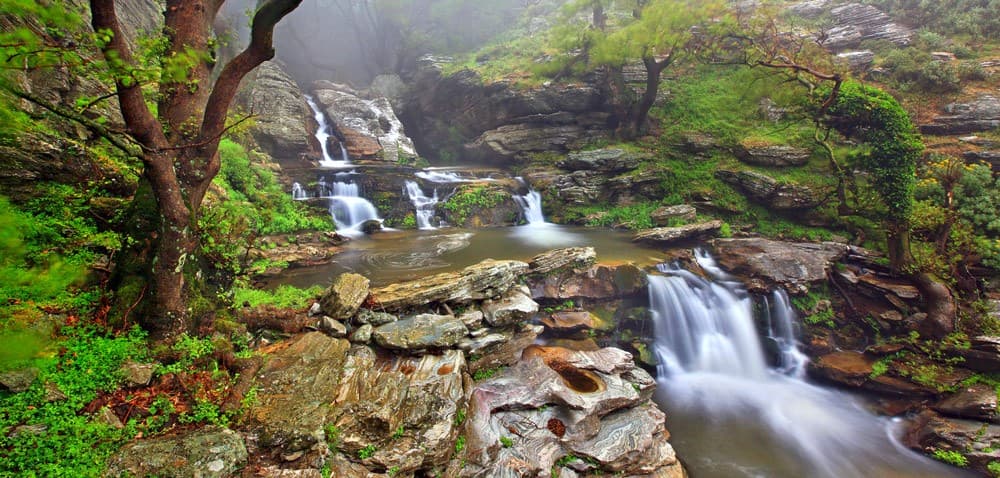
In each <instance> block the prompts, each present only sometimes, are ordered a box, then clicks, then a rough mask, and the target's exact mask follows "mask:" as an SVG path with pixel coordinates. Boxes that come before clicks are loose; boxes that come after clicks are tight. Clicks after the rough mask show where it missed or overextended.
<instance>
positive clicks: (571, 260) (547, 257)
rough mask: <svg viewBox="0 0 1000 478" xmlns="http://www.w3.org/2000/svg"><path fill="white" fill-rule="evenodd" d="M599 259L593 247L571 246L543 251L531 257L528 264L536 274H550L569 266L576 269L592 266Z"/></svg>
mask: <svg viewBox="0 0 1000 478" xmlns="http://www.w3.org/2000/svg"><path fill="white" fill-rule="evenodd" d="M596 260H597V252H596V251H595V250H594V248H593V247H569V248H566V249H556V250H553V251H548V252H543V253H541V254H539V255H537V256H535V257H532V258H531V261H530V262H528V266H529V267H530V268H531V272H532V273H534V274H548V273H550V272H553V271H557V270H561V269H564V268H567V267H572V268H574V269H579V268H585V267H590V266H591V265H593V264H594V261H596Z"/></svg>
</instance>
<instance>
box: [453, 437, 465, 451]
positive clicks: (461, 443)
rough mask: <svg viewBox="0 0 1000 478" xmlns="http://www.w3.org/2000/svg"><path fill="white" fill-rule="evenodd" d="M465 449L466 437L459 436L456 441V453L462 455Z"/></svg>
mask: <svg viewBox="0 0 1000 478" xmlns="http://www.w3.org/2000/svg"><path fill="white" fill-rule="evenodd" d="M464 449H465V435H459V436H458V438H456V439H455V453H461V452H462V450H464Z"/></svg>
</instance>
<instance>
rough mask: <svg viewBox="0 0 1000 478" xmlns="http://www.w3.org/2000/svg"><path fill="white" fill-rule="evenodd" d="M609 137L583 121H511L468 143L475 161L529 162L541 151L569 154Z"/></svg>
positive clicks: (469, 153) (470, 155)
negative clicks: (589, 127) (599, 139)
mask: <svg viewBox="0 0 1000 478" xmlns="http://www.w3.org/2000/svg"><path fill="white" fill-rule="evenodd" d="M595 136H596V137H598V138H600V137H605V136H606V133H604V134H603V135H602V130H595V129H588V128H587V127H585V126H582V125H579V124H575V123H574V124H560V123H556V124H550V123H541V122H526V123H516V124H507V125H503V126H500V127H499V128H496V129H492V130H489V131H486V132H484V133H483V134H482V135H480V136H479V137H478V138H476V139H475V140H473V141H472V142H471V143H469V144H467V145H466V148H465V153H466V154H467V155H468V156H469V157H470V158H471V159H473V160H481V161H487V162H493V163H501V164H503V163H507V162H525V161H527V160H530V159H531V156H532V155H534V154H538V153H566V152H569V151H572V150H574V149H577V148H580V147H583V146H584V145H585V144H586V143H588V142H590V141H592V140H593V139H594V138H595Z"/></svg>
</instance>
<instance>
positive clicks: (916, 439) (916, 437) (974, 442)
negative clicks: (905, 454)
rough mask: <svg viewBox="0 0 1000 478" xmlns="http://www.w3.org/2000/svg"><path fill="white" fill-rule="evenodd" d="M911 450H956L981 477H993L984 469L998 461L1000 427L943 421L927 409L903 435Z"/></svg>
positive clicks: (952, 420)
mask: <svg viewBox="0 0 1000 478" xmlns="http://www.w3.org/2000/svg"><path fill="white" fill-rule="evenodd" d="M904 442H905V443H906V445H907V446H909V447H910V448H913V449H915V450H917V451H921V452H927V451H931V450H943V451H956V452H959V453H961V454H962V455H963V456H965V458H966V459H967V460H968V461H969V468H970V469H971V470H973V471H975V472H977V473H978V474H979V475H981V476H992V474H993V473H992V472H991V471H989V469H988V468H987V467H988V466H989V465H990V463H993V462H997V461H1000V449H998V448H996V446H995V444H996V443H1000V426H998V425H993V424H985V423H982V422H979V421H972V420H961V419H952V418H945V417H942V416H941V415H938V414H937V413H934V412H932V411H930V410H926V411H924V412H923V413H921V414H920V415H918V416H917V417H916V418H915V419H913V420H912V421H911V422H910V426H909V427H908V430H907V432H906V435H905V436H904Z"/></svg>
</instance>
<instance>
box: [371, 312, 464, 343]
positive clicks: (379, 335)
mask: <svg viewBox="0 0 1000 478" xmlns="http://www.w3.org/2000/svg"><path fill="white" fill-rule="evenodd" d="M468 333H469V331H468V329H466V328H465V324H463V323H462V321H461V320H459V319H457V318H455V316H453V315H433V314H421V315H417V316H415V317H411V318H409V319H402V320H398V321H396V322H390V323H388V324H385V325H381V326H379V327H378V328H376V329H375V331H374V332H373V333H372V338H374V339H375V342H376V343H378V344H379V345H381V346H383V347H385V348H389V349H401V350H422V349H428V348H444V347H451V346H453V345H455V344H457V343H458V342H459V341H460V340H462V338H463V337H465V335H466V334H468Z"/></svg>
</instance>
